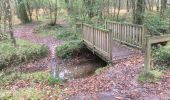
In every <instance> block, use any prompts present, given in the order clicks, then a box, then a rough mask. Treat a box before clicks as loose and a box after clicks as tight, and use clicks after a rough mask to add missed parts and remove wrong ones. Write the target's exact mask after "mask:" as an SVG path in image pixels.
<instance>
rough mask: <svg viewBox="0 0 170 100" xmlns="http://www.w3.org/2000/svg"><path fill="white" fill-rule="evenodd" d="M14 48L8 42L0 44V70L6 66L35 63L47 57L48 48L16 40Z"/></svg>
mask: <svg viewBox="0 0 170 100" xmlns="http://www.w3.org/2000/svg"><path fill="white" fill-rule="evenodd" d="M17 44H18V46H17V47H14V46H13V45H12V44H11V42H10V41H9V40H6V41H1V42H0V70H1V69H3V68H6V67H8V66H16V65H19V64H21V63H26V62H30V61H35V60H38V59H40V58H43V57H45V56H47V54H48V48H47V47H46V46H42V45H35V44H33V43H31V42H28V41H23V40H17Z"/></svg>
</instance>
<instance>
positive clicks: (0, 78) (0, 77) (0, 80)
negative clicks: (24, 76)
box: [0, 72, 19, 86]
mask: <svg viewBox="0 0 170 100" xmlns="http://www.w3.org/2000/svg"><path fill="white" fill-rule="evenodd" d="M18 77H19V76H18V74H17V73H16V72H13V73H10V74H8V75H6V74H5V73H4V72H1V73H0V86H1V85H8V84H10V83H12V82H13V81H15V80H16V79H17V78H18Z"/></svg>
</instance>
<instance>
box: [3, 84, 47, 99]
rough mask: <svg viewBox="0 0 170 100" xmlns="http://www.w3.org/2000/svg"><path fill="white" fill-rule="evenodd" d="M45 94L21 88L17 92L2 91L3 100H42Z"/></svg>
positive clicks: (33, 89)
mask: <svg viewBox="0 0 170 100" xmlns="http://www.w3.org/2000/svg"><path fill="white" fill-rule="evenodd" d="M43 96H44V95H43V92H42V91H41V90H38V89H35V88H31V87H30V88H21V89H19V90H17V91H15V92H13V91H10V90H0V99H1V100H21V99H24V100H40V99H42V98H43Z"/></svg>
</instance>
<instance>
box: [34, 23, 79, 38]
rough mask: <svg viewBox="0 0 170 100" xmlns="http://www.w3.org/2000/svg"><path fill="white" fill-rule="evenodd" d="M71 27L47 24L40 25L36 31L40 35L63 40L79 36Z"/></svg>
mask: <svg viewBox="0 0 170 100" xmlns="http://www.w3.org/2000/svg"><path fill="white" fill-rule="evenodd" d="M73 29H75V28H74V27H73V28H64V27H61V26H57V25H56V26H49V25H46V24H45V25H40V26H39V27H38V28H37V29H36V32H37V33H39V35H41V36H49V35H51V36H53V37H54V38H56V39H59V40H63V41H70V40H77V39H79V38H80V37H81V35H80V34H79V33H76V32H75V31H74V30H73Z"/></svg>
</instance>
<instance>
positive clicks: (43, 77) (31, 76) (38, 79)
mask: <svg viewBox="0 0 170 100" xmlns="http://www.w3.org/2000/svg"><path fill="white" fill-rule="evenodd" d="M49 76H50V75H49V73H48V72H35V73H28V74H24V73H23V74H21V76H20V79H22V80H31V81H32V82H35V83H45V82H48V77H49Z"/></svg>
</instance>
